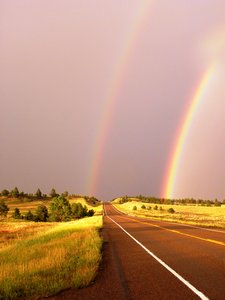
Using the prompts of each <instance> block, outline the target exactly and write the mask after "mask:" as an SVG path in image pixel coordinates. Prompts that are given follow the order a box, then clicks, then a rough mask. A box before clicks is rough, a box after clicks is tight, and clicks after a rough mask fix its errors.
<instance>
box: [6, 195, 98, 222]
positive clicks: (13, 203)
mask: <svg viewBox="0 0 225 300" xmlns="http://www.w3.org/2000/svg"><path fill="white" fill-rule="evenodd" d="M50 202H51V199H46V200H32V201H24V200H23V199H16V198H6V199H5V203H6V204H7V205H8V207H9V212H8V219H10V217H11V215H12V213H13V211H14V209H15V208H16V207H17V208H19V209H20V212H21V214H25V213H26V212H27V211H28V210H31V212H32V213H34V211H35V209H36V208H37V206H38V205H40V204H44V205H45V206H46V207H49V205H50ZM69 202H70V203H71V204H72V203H74V202H80V203H81V204H82V205H86V206H87V208H88V209H93V210H94V211H95V215H100V214H102V204H101V203H100V202H96V203H95V204H94V205H93V204H91V203H88V202H87V201H86V200H85V199H84V198H72V199H69Z"/></svg>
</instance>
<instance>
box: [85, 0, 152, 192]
mask: <svg viewBox="0 0 225 300" xmlns="http://www.w3.org/2000/svg"><path fill="white" fill-rule="evenodd" d="M151 3H153V1H152V0H143V1H141V5H140V9H139V11H138V12H137V15H136V17H135V19H134V22H133V23H132V27H131V30H130V34H129V35H128V38H127V39H126V41H125V44H124V47H123V50H122V52H121V54H120V56H119V59H118V63H117V64H116V66H115V68H114V72H113V76H112V79H111V84H110V87H109V89H108V92H107V96H106V100H105V104H104V107H103V109H102V114H101V118H100V120H99V123H98V126H97V132H96V135H95V140H94V144H93V149H92V151H91V153H92V156H91V162H90V172H89V175H88V177H87V191H88V194H89V195H95V194H96V191H97V188H98V177H99V172H100V168H101V162H102V157H103V154H104V150H105V145H106V142H107V137H108V134H109V131H110V127H111V124H112V120H113V116H114V113H115V108H116V104H117V99H118V93H119V91H120V87H121V85H122V83H123V79H124V77H125V74H126V70H127V66H128V64H129V61H130V59H131V57H132V52H133V50H134V46H135V42H136V40H137V37H138V35H139V33H140V30H141V29H142V26H143V23H144V21H145V19H146V17H147V16H148V13H149V8H150V4H151Z"/></svg>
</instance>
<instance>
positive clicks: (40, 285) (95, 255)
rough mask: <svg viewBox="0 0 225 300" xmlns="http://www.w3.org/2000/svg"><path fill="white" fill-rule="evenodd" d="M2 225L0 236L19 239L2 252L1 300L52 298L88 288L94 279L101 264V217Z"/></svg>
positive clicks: (0, 251)
mask: <svg viewBox="0 0 225 300" xmlns="http://www.w3.org/2000/svg"><path fill="white" fill-rule="evenodd" d="M3 224H4V225H5V227H4V226H3V227H4V230H2V232H0V236H2V237H4V235H7V234H8V236H10V234H12V233H15V232H16V233H17V236H14V238H12V239H11V242H10V243H9V242H7V241H6V240H5V242H2V246H1V248H0V299H14V298H17V297H24V298H37V297H44V296H49V295H53V294H55V293H57V292H59V291H61V290H63V289H66V288H70V287H74V288H80V287H85V286H87V285H89V284H90V283H91V282H92V281H93V279H94V278H95V276H96V273H97V270H98V265H99V262H100V260H101V246H102V240H101V238H100V236H99V228H101V226H102V216H94V217H91V218H84V219H80V220H78V221H72V222H67V223H57V224H56V223H45V224H41V225H40V223H33V222H21V223H17V226H16V225H15V223H11V224H10V223H8V224H7V223H5V222H4V223H3ZM27 224H29V225H27ZM0 225H1V224H0ZM18 225H19V226H18ZM7 226H8V227H7ZM29 226H30V227H29ZM36 226H37V228H35V227H36ZM1 228H2V227H1ZM20 231H21V232H23V233H21V235H19V232H20Z"/></svg>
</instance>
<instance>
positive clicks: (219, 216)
mask: <svg viewBox="0 0 225 300" xmlns="http://www.w3.org/2000/svg"><path fill="white" fill-rule="evenodd" d="M113 204H114V206H115V207H116V208H117V209H118V210H121V211H122V212H125V213H128V214H130V215H134V216H139V217H145V218H146V217H149V218H153V219H160V220H166V221H172V222H178V223H186V224H191V225H200V226H204V227H215V228H223V229H225V205H222V206H221V207H207V206H198V205H164V204H163V205H160V204H151V203H142V202H140V201H132V202H126V203H124V204H118V201H115V202H113ZM142 205H145V206H146V209H142V208H141V206H142ZM155 205H157V206H158V210H154V209H153V208H154V207H155ZM134 206H136V207H137V210H136V211H134V210H133V207H134ZM149 207H151V208H152V209H151V210H148V208H149ZM160 207H161V208H162V210H160ZM170 207H172V208H173V209H174V210H175V213H174V214H171V213H168V209H169V208H170Z"/></svg>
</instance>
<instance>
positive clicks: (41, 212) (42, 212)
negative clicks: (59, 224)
mask: <svg viewBox="0 0 225 300" xmlns="http://www.w3.org/2000/svg"><path fill="white" fill-rule="evenodd" d="M48 217H49V216H48V209H47V207H46V206H45V205H43V204H41V205H38V207H37V209H36V211H35V216H34V220H35V221H36V222H47V221H48Z"/></svg>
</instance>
